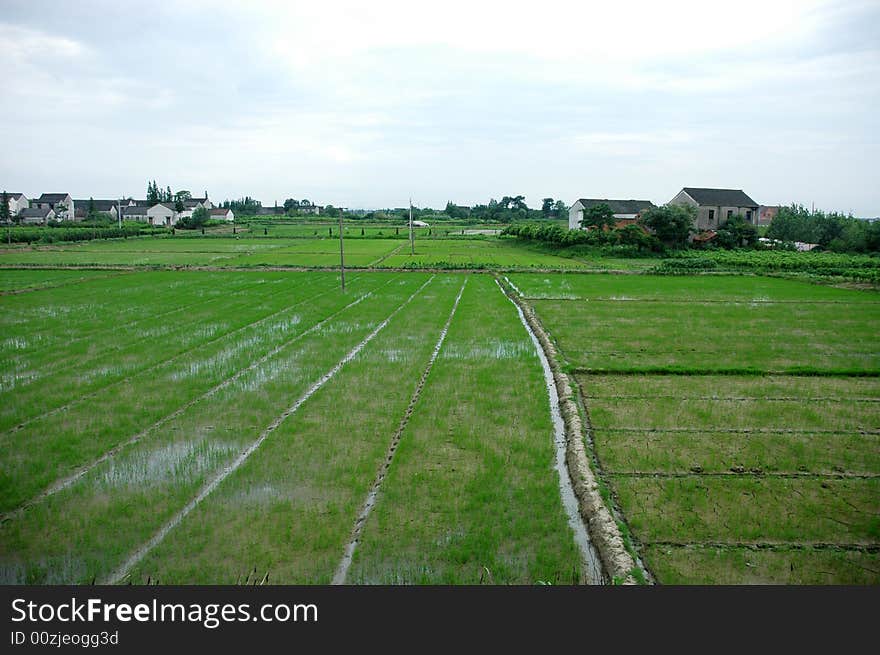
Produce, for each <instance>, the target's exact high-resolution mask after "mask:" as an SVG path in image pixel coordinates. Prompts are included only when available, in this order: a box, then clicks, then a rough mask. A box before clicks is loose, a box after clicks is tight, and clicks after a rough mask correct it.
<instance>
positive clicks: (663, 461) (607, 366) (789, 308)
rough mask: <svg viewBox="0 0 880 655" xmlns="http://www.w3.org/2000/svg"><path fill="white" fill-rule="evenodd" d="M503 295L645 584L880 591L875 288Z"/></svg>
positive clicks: (692, 281) (678, 282)
mask: <svg viewBox="0 0 880 655" xmlns="http://www.w3.org/2000/svg"><path fill="white" fill-rule="evenodd" d="M510 281H511V282H512V283H513V284H514V285H515V286H516V288H517V289H518V291H519V293H520V294H521V295H522V296H523V297H524V298H526V299H527V301H528V302H529V303H531V304H532V305H533V306H534V308H535V309H536V311H537V313H538V315H539V317H540V319H541V321H542V323H543V325H544V327H545V328H546V329H547V330H548V332H549V333H550V334H551V336H552V338H553V339H554V340H555V342H556V343H557V345H558V347H559V349H560V351H561V353H562V356H563V357H564V358H565V360H566V365H567V366H568V370H569V371H570V372H571V375H572V377H573V378H574V379H575V381H576V382H577V385H578V387H579V389H580V392H581V399H582V401H583V409H584V412H585V414H586V416H587V418H588V420H589V425H590V429H589V430H588V434H587V435H586V437H587V438H588V439H589V440H590V444H591V446H592V452H593V456H594V465H595V466H596V467H597V469H598V470H599V471H600V474H601V477H602V479H603V481H604V484H605V485H606V486H607V492H608V494H607V497H608V499H609V500H610V501H613V502H614V504H615V505H616V507H617V510H618V512H619V518H620V520H621V523H622V524H623V525H624V527H625V529H627V530H628V531H629V532H630V533H631V537H632V540H633V542H634V544H635V547H636V549H637V551H638V554H639V555H640V556H641V558H642V561H643V562H644V564H645V565H646V567H647V569H648V571H649V572H650V573H651V574H652V575H653V577H654V578H655V579H656V580H657V581H658V582H661V583H673V584H740V583H794V584H877V583H878V582H880V332H878V329H877V326H878V325H880V296H878V294H877V293H876V292H875V291H857V290H845V289H837V288H830V287H822V286H817V285H811V284H807V283H803V282H796V281H790V280H781V279H771V278H762V277H723V276H718V277H711V278H706V277H663V278H660V277H654V276H607V275H564V274H561V275H551V276H548V275H540V274H512V275H510Z"/></svg>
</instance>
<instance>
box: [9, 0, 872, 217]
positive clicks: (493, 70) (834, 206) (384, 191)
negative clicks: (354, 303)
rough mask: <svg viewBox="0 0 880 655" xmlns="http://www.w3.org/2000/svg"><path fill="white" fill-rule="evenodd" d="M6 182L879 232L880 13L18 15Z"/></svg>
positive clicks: (315, 7) (239, 5)
mask: <svg viewBox="0 0 880 655" xmlns="http://www.w3.org/2000/svg"><path fill="white" fill-rule="evenodd" d="M0 9H2V11H0V72H2V74H3V75H2V79H3V86H2V98H0V136H2V138H3V143H4V150H3V156H2V158H0V186H2V187H5V188H6V190H8V191H17V192H18V191H20V192H24V193H25V194H28V195H32V194H39V193H41V192H44V191H49V192H62V191H66V192H70V193H71V194H72V195H73V196H74V197H88V196H93V197H95V198H105V197H115V196H117V195H119V194H125V195H134V196H136V197H143V196H145V194H146V183H147V180H150V179H153V178H155V179H156V180H157V181H158V182H159V184H160V185H161V186H162V187H165V186H167V185H171V186H172V187H173V188H174V189H175V190H177V189H189V190H190V191H192V192H193V193H194V194H201V192H203V191H205V190H207V191H208V192H209V194H210V196H211V198H212V199H214V200H215V201H216V200H222V199H224V198H233V197H238V196H242V195H245V194H247V195H250V196H252V197H255V198H257V199H259V200H261V201H262V202H263V204H264V205H271V204H272V203H273V202H274V201H276V200H277V201H278V202H279V203H281V202H282V201H283V200H284V199H285V198H287V197H294V198H297V199H302V198H308V199H311V200H313V201H314V202H317V203H319V204H327V203H331V204H334V205H337V206H340V205H341V206H346V207H397V206H404V205H406V204H407V201H408V198H409V197H410V196H412V198H413V202H414V203H415V204H417V205H421V206H437V207H439V206H443V205H444V204H445V202H446V201H447V200H452V201H454V202H457V203H459V204H474V203H478V202H486V201H487V200H488V199H489V198H490V197H494V198H500V197H501V196H504V195H517V194H524V195H525V196H526V201H527V202H528V204H529V205H530V206H532V207H535V206H540V202H541V198H543V197H546V196H552V197H553V198H561V199H563V200H565V201H566V203H568V204H571V203H572V202H574V200H575V199H577V198H579V197H599V198H602V197H607V198H638V199H647V200H652V201H654V202H656V203H658V204H659V203H664V202H667V201H668V200H670V199H671V198H672V197H673V196H674V195H675V194H676V193H677V192H678V190H679V189H680V188H681V187H682V186H707V187H725V188H742V189H744V190H745V191H746V192H747V193H748V194H750V195H751V196H752V197H753V198H754V199H755V200H756V201H757V202H759V203H762V204H779V203H790V202H801V203H804V204H807V205H809V204H810V203H815V205H816V206H817V207H821V208H823V209H829V210H840V211H852V212H854V213H855V214H856V215H863V216H877V215H880V183H878V182H880V118H878V116H880V2H878V1H877V0H868V1H850V2H847V1H841V0H838V1H834V2H822V1H812V0H797V1H788V2H777V1H776V0H758V1H752V0H738V1H736V2H733V1H731V2H727V3H721V2H706V1H705V0H699V1H685V2H678V1H675V0H667V1H665V2H653V1H652V2H627V1H625V0H618V1H616V2H608V0H603V1H602V2H589V1H583V0H582V1H580V2H570V1H569V2H557V1H555V0H542V1H541V2H529V3H519V2H514V1H511V0H505V1H502V2H481V1H480V0H467V1H464V2H459V1H458V0H445V1H444V2H430V3H428V2H414V1H412V0H409V1H406V2H381V1H379V0H371V1H370V2H364V1H358V2H337V1H334V0H312V1H310V2H296V1H293V2H280V1H279V2H255V1H251V2H245V1H242V2H232V1H228V2H207V1H199V0H188V1H181V2H158V1H153V2H149V3H143V4H141V3H136V2H129V1H125V2H119V1H118V0H115V1H113V2H89V1H86V0H77V2H61V1H57V2H46V1H39V0H21V1H18V0H0Z"/></svg>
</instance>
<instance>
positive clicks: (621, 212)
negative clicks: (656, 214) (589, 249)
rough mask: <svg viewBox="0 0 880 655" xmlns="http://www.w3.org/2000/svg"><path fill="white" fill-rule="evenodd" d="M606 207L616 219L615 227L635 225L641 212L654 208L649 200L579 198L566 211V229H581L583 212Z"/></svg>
mask: <svg viewBox="0 0 880 655" xmlns="http://www.w3.org/2000/svg"><path fill="white" fill-rule="evenodd" d="M602 204H605V205H608V207H610V208H611V211H612V213H613V214H614V218H615V219H617V226H616V227H623V226H625V225H628V224H632V223H635V222H636V221H637V220H638V218H639V216H640V215H641V213H642V212H644V211H647V210H649V209H651V208H653V207H654V203H653V202H651V201H650V200H614V199H610V198H601V199H600V198H580V199H579V200H577V201H576V202H575V203H574V204H573V205H572V206H571V209H569V210H568V229H569V230H578V229H583V228H582V226H581V221H582V220H583V218H584V210H587V209H592V208H593V207H597V206H599V205H602Z"/></svg>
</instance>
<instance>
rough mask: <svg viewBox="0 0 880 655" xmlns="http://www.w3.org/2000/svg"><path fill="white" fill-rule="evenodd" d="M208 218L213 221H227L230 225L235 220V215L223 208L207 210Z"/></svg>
mask: <svg viewBox="0 0 880 655" xmlns="http://www.w3.org/2000/svg"><path fill="white" fill-rule="evenodd" d="M208 216H209V217H210V218H213V219H214V220H219V221H229V222H230V223H231V222H232V221H234V220H235V214H234V213H233V211H232V210H231V209H227V208H225V207H217V208H215V209H209V210H208Z"/></svg>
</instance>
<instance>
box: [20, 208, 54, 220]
mask: <svg viewBox="0 0 880 655" xmlns="http://www.w3.org/2000/svg"><path fill="white" fill-rule="evenodd" d="M50 211H52V210H51V209H40V208H39V207H30V208H28V209H22V210H21V211H20V212H19V214H18V215H19V216H20V217H21V218H46V215H47V214H48V213H49V212H50Z"/></svg>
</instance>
